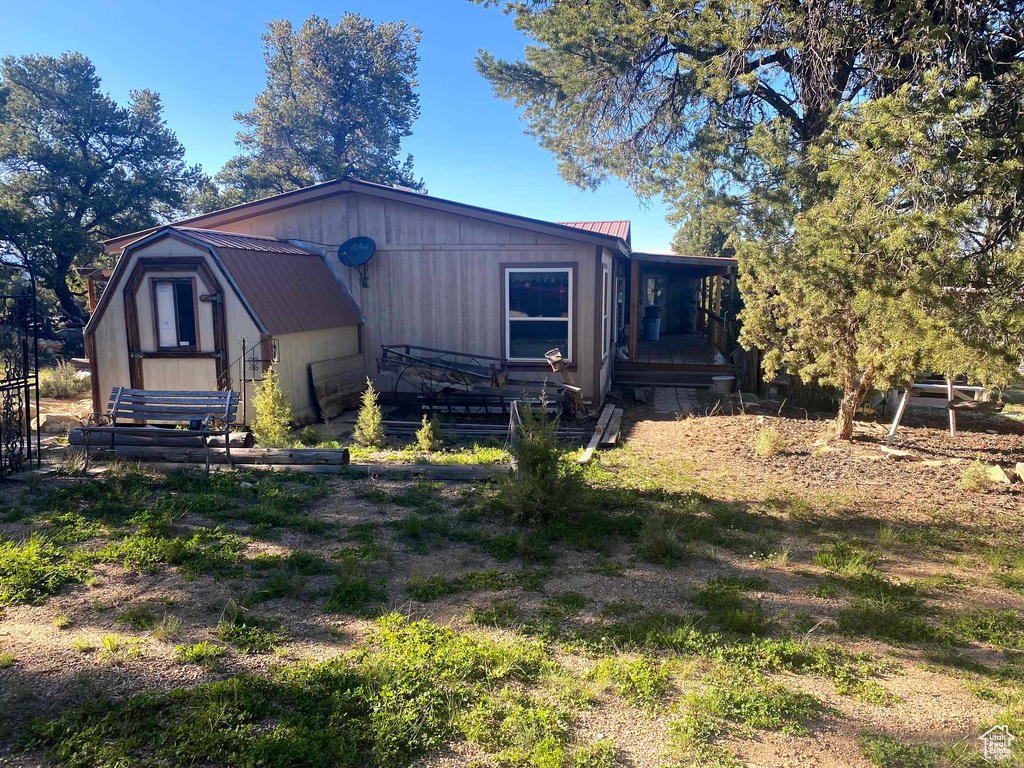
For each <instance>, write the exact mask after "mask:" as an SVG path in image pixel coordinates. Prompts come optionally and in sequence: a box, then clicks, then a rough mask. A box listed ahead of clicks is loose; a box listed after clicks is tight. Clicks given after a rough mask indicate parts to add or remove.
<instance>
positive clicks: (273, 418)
mask: <svg viewBox="0 0 1024 768" xmlns="http://www.w3.org/2000/svg"><path fill="white" fill-rule="evenodd" d="M275 367H276V364H275V363H271V365H270V367H269V368H267V370H266V371H265V372H264V374H263V383H262V384H261V385H260V386H259V387H258V388H257V389H256V393H255V394H254V395H253V399H252V402H253V407H255V409H256V418H255V419H253V422H252V433H253V436H254V437H255V438H256V442H257V443H259V444H260V445H262V446H264V447H267V448H272V447H275V446H281V445H284V444H285V442H286V441H287V439H288V424H289V423H290V422H291V419H292V408H291V405H290V404H289V403H288V398H287V397H286V396H285V394H284V391H283V390H282V389H281V382H280V380H279V379H278V376H277V371H276V370H275Z"/></svg>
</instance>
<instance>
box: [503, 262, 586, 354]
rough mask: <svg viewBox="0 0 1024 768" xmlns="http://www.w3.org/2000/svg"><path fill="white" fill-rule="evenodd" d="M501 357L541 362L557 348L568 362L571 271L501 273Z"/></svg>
mask: <svg viewBox="0 0 1024 768" xmlns="http://www.w3.org/2000/svg"><path fill="white" fill-rule="evenodd" d="M505 307H506V317H505V356H506V357H507V358H508V359H509V360H531V361H532V360H543V359H544V353H545V352H547V351H548V350H551V349H555V348H558V349H560V350H562V356H563V357H564V358H565V359H567V360H569V359H571V358H572V347H571V346H570V344H571V342H570V339H571V338H572V270H571V269H567V268H558V269H554V268H548V269H537V268H532V267H531V268H523V269H509V270H507V271H506V272H505Z"/></svg>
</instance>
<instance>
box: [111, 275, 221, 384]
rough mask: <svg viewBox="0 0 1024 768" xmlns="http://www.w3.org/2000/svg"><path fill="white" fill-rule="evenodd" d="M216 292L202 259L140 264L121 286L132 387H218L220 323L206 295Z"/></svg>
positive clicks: (214, 304) (214, 302)
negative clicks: (123, 298) (123, 285)
mask: <svg viewBox="0 0 1024 768" xmlns="http://www.w3.org/2000/svg"><path fill="white" fill-rule="evenodd" d="M220 293H221V291H220V284H219V282H218V281H217V280H216V278H215V277H214V276H213V273H212V271H211V270H210V269H209V268H208V267H207V266H206V264H205V262H204V261H203V260H201V259H184V258H183V259H180V260H171V259H168V260H159V261H156V260H154V261H148V260H144V259H140V260H139V263H138V264H137V265H136V268H135V270H134V272H133V274H132V277H131V279H130V281H129V284H128V285H127V286H126V288H125V294H126V295H125V299H126V315H127V317H128V323H129V328H128V337H129V354H130V360H131V363H132V365H131V374H132V376H131V384H132V386H134V387H138V388H141V389H151V390H214V389H217V388H218V373H219V368H220V366H221V365H223V361H222V359H221V358H222V357H223V346H224V345H223V343H222V339H221V336H222V335H223V328H224V319H223V308H222V307H221V302H220V301H217V300H212V301H211V300H210V297H212V296H216V295H219V294H220ZM204 299H205V300H204ZM218 313H220V315H219V316H218Z"/></svg>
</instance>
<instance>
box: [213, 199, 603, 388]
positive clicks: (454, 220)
mask: <svg viewBox="0 0 1024 768" xmlns="http://www.w3.org/2000/svg"><path fill="white" fill-rule="evenodd" d="M216 228H217V229H219V230H222V231H229V232H237V233H240V234H250V235H262V236H266V237H276V238H280V239H284V240H300V241H304V242H307V243H313V244H320V245H327V246H331V245H334V246H336V245H338V244H340V243H343V242H344V241H345V240H348V239H349V238H351V237H355V236H357V235H362V236H366V237H371V238H373V240H374V241H375V242H376V243H377V254H376V255H375V256H374V257H373V259H372V260H371V261H370V262H369V264H368V267H367V283H368V285H367V286H366V287H364V286H363V285H362V283H361V280H360V276H359V274H358V273H357V272H356V270H354V269H351V268H350V267H346V266H343V265H342V264H341V263H340V261H339V260H338V258H337V255H336V253H335V252H334V251H332V250H328V257H327V264H328V266H329V267H330V268H331V271H332V272H333V273H334V274H335V276H336V277H337V278H338V279H340V280H341V281H342V282H344V284H345V285H346V286H347V287H348V288H349V290H350V291H351V292H352V294H353V296H354V298H355V301H356V303H357V304H358V305H359V307H360V309H361V310H362V312H363V314H364V315H365V317H366V324H365V326H364V344H363V349H364V352H365V357H366V360H365V364H366V373H367V375H368V376H369V377H370V378H371V379H374V380H375V382H376V383H378V384H381V383H383V382H382V381H381V380H379V378H378V376H377V373H376V364H375V360H376V358H377V357H379V355H380V347H381V345H382V344H416V345H421V346H428V347H436V348H441V349H454V350H460V351H466V352H474V353H477V354H484V355H493V356H503V355H504V353H505V350H504V346H503V340H504V317H503V311H502V306H503V304H504V283H503V280H502V271H503V265H511V264H514V265H516V266H523V265H528V264H537V265H538V266H544V265H546V264H552V263H557V264H564V263H573V264H575V265H577V271H576V275H575V281H574V286H573V293H574V296H573V301H574V307H573V314H574V317H575V322H576V328H575V337H576V346H575V348H574V349H573V358H574V360H573V363H574V364H575V367H576V373H575V376H576V379H577V383H578V384H579V385H580V386H581V387H582V388H583V390H584V394H585V395H586V396H587V397H591V398H601V397H602V396H603V394H604V390H605V389H606V387H603V386H602V380H603V379H604V378H605V377H606V375H610V365H608V366H605V367H607V368H608V370H607V371H606V372H603V371H602V369H601V368H602V367H601V366H595V363H594V360H595V354H596V355H598V356H600V349H599V347H600V338H601V337H600V327H595V326H594V316H595V307H596V309H597V310H598V311H599V310H600V307H599V306H598V305H596V304H595V301H596V300H597V298H598V296H597V293H598V292H599V291H595V289H594V285H595V281H597V280H599V279H600V273H599V272H598V263H599V262H598V257H597V255H596V249H595V246H593V245H590V244H586V243H583V242H580V241H576V240H571V239H567V238H561V237H556V236H549V235H545V234H540V233H537V232H533V231H530V230H526V229H519V228H516V227H511V226H504V225H500V224H496V223H493V222H489V221H482V220H479V219H474V218H472V217H470V216H462V215H455V214H450V213H447V212H443V211H436V210H432V209H429V208H425V207H421V206H417V205H413V204H409V203H403V202H398V201H394V200H387V199H382V198H378V197H374V196H370V195H364V194H360V193H346V194H341V195H337V196H334V197H330V198H324V199H321V200H315V201H312V202H309V203H306V204H302V205H296V206H293V207H289V208H284V209H281V210H278V211H274V212H271V213H266V214H263V215H259V216H253V217H250V218H246V219H243V220H239V221H234V222H231V223H228V224H224V225H222V226H217V227H216ZM609 258H610V256H609ZM597 359H598V361H599V360H600V357H598V358H597ZM514 375H515V376H516V377H519V378H530V379H535V380H542V379H544V378H549V377H551V375H552V374H551V372H550V370H549V369H548V368H547V366H546V364H544V363H540V364H538V365H532V366H526V367H517V369H516V371H515V374H514Z"/></svg>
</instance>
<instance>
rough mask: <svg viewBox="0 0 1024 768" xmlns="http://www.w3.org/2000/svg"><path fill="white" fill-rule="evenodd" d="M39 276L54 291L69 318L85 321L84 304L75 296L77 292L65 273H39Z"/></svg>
mask: <svg viewBox="0 0 1024 768" xmlns="http://www.w3.org/2000/svg"><path fill="white" fill-rule="evenodd" d="M37 277H41V278H42V281H43V282H44V283H45V284H46V285H47V287H49V288H50V289H51V290H52V291H53V293H54V295H55V296H56V297H57V301H58V302H59V303H60V308H61V309H62V310H63V311H64V314H65V315H67V316H68V318H69V319H71V320H78V321H80V322H83V323H84V322H85V319H86V317H85V312H84V311H83V309H82V305H81V304H79V303H78V299H76V298H75V294H74V293H72V292H71V289H70V288H68V283H67V278H66V276H65V275H50V274H46V275H37Z"/></svg>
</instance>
